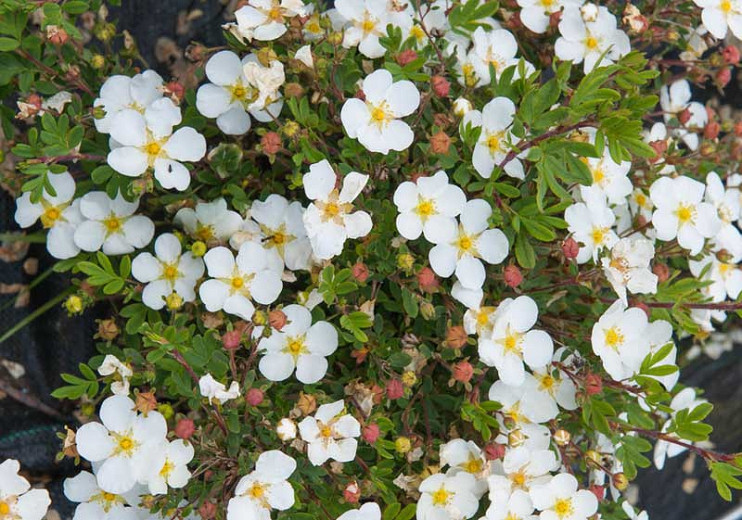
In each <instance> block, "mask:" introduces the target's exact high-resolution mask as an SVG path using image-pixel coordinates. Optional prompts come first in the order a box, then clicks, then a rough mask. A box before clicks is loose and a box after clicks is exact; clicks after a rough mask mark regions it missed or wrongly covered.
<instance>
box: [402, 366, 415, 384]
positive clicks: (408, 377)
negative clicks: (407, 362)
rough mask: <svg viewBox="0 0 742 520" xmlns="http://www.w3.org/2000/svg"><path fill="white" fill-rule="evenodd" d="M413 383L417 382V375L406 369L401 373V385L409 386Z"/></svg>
mask: <svg viewBox="0 0 742 520" xmlns="http://www.w3.org/2000/svg"><path fill="white" fill-rule="evenodd" d="M415 383H417V376H416V375H415V373H414V372H413V371H412V370H407V371H406V372H405V373H404V374H402V384H403V385H405V386H406V387H408V388H409V387H412V386H415Z"/></svg>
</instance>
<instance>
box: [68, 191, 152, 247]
mask: <svg viewBox="0 0 742 520" xmlns="http://www.w3.org/2000/svg"><path fill="white" fill-rule="evenodd" d="M137 209H139V200H138V199H137V200H135V201H133V202H129V201H127V200H126V199H125V198H124V197H123V196H122V195H121V194H120V193H119V194H118V195H116V198H115V199H112V198H110V197H109V196H108V195H107V194H106V193H105V192H103V191H91V192H90V193H87V194H85V195H84V196H83V197H82V198H81V199H80V213H82V216H83V218H85V219H86V220H85V221H84V222H82V223H80V224H79V225H78V226H77V229H76V230H75V236H74V240H75V245H76V246H77V247H79V248H80V249H82V250H83V251H91V252H92V251H98V250H100V249H101V248H102V249H103V253H105V254H106V255H124V254H127V253H131V252H133V251H134V250H135V249H141V248H143V247H146V246H147V244H149V243H150V242H151V241H152V237H153V236H154V234H155V224H154V222H152V220H151V219H150V218H149V217H145V216H144V215H134V212H135V211H136V210H137Z"/></svg>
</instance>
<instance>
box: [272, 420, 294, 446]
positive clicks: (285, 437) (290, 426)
mask: <svg viewBox="0 0 742 520" xmlns="http://www.w3.org/2000/svg"><path fill="white" fill-rule="evenodd" d="M276 434H277V435H278V438H279V439H281V440H282V441H284V442H286V441H293V440H294V439H296V423H295V422H294V421H292V420H291V419H289V418H288V417H284V418H283V419H281V420H280V421H278V424H277V425H276Z"/></svg>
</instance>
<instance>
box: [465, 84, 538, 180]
mask: <svg viewBox="0 0 742 520" xmlns="http://www.w3.org/2000/svg"><path fill="white" fill-rule="evenodd" d="M514 118H515V104H514V103H513V102H512V101H511V100H510V99H508V98H506V97H496V98H494V99H493V100H492V101H490V102H489V103H487V104H486V105H485V106H484V108H483V109H482V112H481V113H480V112H478V111H476V110H475V111H471V112H469V113H468V114H467V115H466V116H465V118H464V121H463V122H462V124H463V125H464V126H466V125H467V124H471V125H472V126H474V127H478V126H481V127H482V132H481V133H480V134H479V140H478V141H477V144H476V145H475V146H474V153H473V155H472V164H473V165H474V169H475V170H477V173H479V175H481V176H482V177H484V178H485V179H489V178H490V177H491V176H492V172H493V171H494V169H495V168H496V167H498V166H499V165H500V164H501V163H502V162H503V161H504V160H505V158H506V157H508V154H509V153H510V152H511V149H512V148H513V144H514V143H513V135H512V133H511V132H510V128H511V126H512V125H513V119H514ZM504 169H505V173H506V174H508V175H509V176H510V177H513V178H516V179H523V178H524V177H525V173H524V171H523V163H521V161H520V159H519V158H518V157H517V156H516V157H513V159H512V160H510V161H509V162H508V163H507V164H505V166H504Z"/></svg>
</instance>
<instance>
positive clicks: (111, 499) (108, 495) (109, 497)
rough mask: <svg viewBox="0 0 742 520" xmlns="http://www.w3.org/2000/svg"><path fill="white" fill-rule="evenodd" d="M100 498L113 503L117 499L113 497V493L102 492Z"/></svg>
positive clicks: (115, 496)
mask: <svg viewBox="0 0 742 520" xmlns="http://www.w3.org/2000/svg"><path fill="white" fill-rule="evenodd" d="M101 497H102V498H103V500H105V501H106V502H114V501H115V500H116V499H117V498H118V496H117V495H114V494H113V493H108V492H107V491H104V492H103V493H101Z"/></svg>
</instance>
